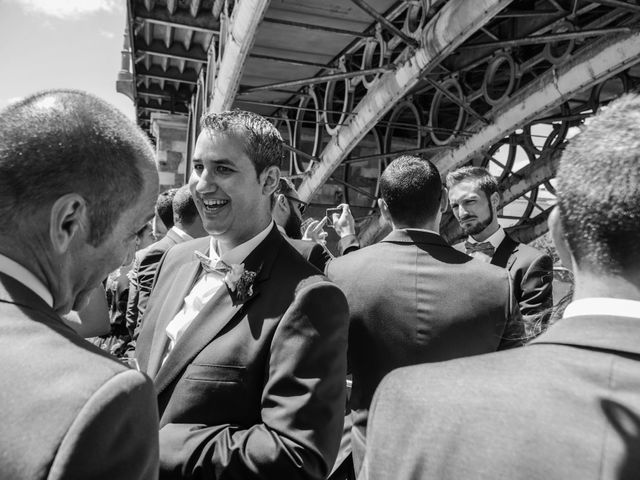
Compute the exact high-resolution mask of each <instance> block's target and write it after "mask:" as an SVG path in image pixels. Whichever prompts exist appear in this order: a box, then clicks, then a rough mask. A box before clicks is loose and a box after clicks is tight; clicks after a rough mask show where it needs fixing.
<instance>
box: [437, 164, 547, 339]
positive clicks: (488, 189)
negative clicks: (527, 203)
mask: <svg viewBox="0 0 640 480" xmlns="http://www.w3.org/2000/svg"><path fill="white" fill-rule="evenodd" d="M446 183H447V188H448V189H449V203H450V204H451V210H452V211H453V215H454V216H455V218H456V220H458V222H459V224H460V226H461V227H462V230H463V231H464V232H465V233H466V234H467V235H469V237H468V239H467V241H466V242H465V243H464V245H462V244H461V245H460V247H461V249H464V250H465V251H466V253H467V254H468V255H471V256H472V257H475V258H477V259H480V260H483V261H485V262H490V263H491V264H493V265H497V266H498V267H502V268H506V269H507V270H508V271H509V274H510V275H511V280H512V282H513V293H514V295H515V297H516V301H517V302H518V304H519V305H520V312H521V313H522V318H523V320H524V322H525V329H526V332H527V337H528V338H534V337H535V336H536V335H538V334H540V332H541V331H542V330H544V328H545V327H546V323H547V322H548V317H549V315H548V312H549V309H550V308H551V307H552V305H553V289H552V282H553V261H552V259H551V257H550V256H549V255H547V254H545V253H542V252H539V251H538V250H536V249H535V248H533V247H530V246H528V245H524V244H522V243H518V242H516V241H515V240H513V239H512V238H511V237H510V236H509V235H507V234H506V233H505V231H504V229H503V228H502V227H501V226H500V224H499V223H498V205H499V203H500V193H499V189H498V181H497V180H496V178H495V177H494V176H493V175H491V174H490V173H489V172H488V171H487V170H486V169H485V168H482V167H462V168H459V169H458V170H454V171H452V172H449V174H448V175H447V182H446Z"/></svg>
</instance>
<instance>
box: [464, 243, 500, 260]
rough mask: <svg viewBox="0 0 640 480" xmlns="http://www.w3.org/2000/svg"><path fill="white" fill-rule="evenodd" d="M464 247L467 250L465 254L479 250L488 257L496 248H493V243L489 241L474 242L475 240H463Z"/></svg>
mask: <svg viewBox="0 0 640 480" xmlns="http://www.w3.org/2000/svg"><path fill="white" fill-rule="evenodd" d="M464 248H465V250H466V252H467V255H471V254H472V253H475V252H481V253H484V254H485V255H487V256H488V257H493V254H494V253H495V251H496V249H495V248H493V245H491V243H489V242H478V243H475V242H470V241H468V240H467V241H466V242H464Z"/></svg>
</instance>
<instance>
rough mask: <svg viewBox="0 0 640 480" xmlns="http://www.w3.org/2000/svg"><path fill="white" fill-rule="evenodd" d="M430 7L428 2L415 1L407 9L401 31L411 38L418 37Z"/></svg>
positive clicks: (425, 0)
mask: <svg viewBox="0 0 640 480" xmlns="http://www.w3.org/2000/svg"><path fill="white" fill-rule="evenodd" d="M430 7H431V1H430V0H416V1H414V2H413V3H412V4H411V5H409V7H408V8H407V13H406V15H405V17H404V25H403V26H402V31H403V32H404V33H406V34H407V35H409V36H410V37H413V38H418V37H419V36H420V33H421V32H420V31H421V29H422V27H423V26H424V24H425V22H426V20H427V14H428V13H429V8H430Z"/></svg>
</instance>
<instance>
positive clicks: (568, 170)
mask: <svg viewBox="0 0 640 480" xmlns="http://www.w3.org/2000/svg"><path fill="white" fill-rule="evenodd" d="M557 178H558V185H557V195H558V205H559V208H560V219H561V223H562V227H563V230H564V234H565V235H566V238H567V243H568V244H569V247H570V249H571V252H572V254H573V256H574V257H575V260H576V262H577V263H578V265H579V266H586V267H588V268H589V269H591V270H593V271H597V272H606V273H612V274H620V273H624V272H633V271H637V269H638V268H640V96H638V95H625V96H623V97H621V98H620V99H618V100H616V101H614V102H612V103H610V104H609V105H608V106H607V107H606V108H603V109H602V110H601V111H600V113H598V114H597V115H595V116H594V117H593V118H592V119H591V121H590V122H589V124H588V126H587V127H586V128H585V129H584V131H582V132H581V133H580V134H579V135H577V136H576V137H574V138H572V139H571V141H570V142H569V145H568V146H567V147H566V149H565V150H564V152H563V154H562V158H561V160H560V166H559V169H558V177H557Z"/></svg>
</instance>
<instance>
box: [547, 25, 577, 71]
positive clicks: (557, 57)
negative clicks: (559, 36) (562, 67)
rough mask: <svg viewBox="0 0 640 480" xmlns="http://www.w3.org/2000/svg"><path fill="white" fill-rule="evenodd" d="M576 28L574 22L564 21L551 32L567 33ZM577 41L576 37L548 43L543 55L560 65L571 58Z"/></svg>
mask: <svg viewBox="0 0 640 480" xmlns="http://www.w3.org/2000/svg"><path fill="white" fill-rule="evenodd" d="M575 30H576V27H574V25H573V24H572V23H570V22H567V21H564V22H562V23H560V24H559V25H558V26H556V27H555V28H554V29H553V31H552V32H551V33H566V32H574V31H575ZM575 43H576V42H575V40H574V39H570V40H560V41H558V42H550V43H547V44H546V45H545V46H544V50H543V55H544V57H545V58H546V59H547V60H548V61H549V62H551V63H552V64H554V65H559V64H561V63H563V62H565V61H567V60H568V59H569V57H570V56H571V52H572V51H573V47H574V46H575Z"/></svg>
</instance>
